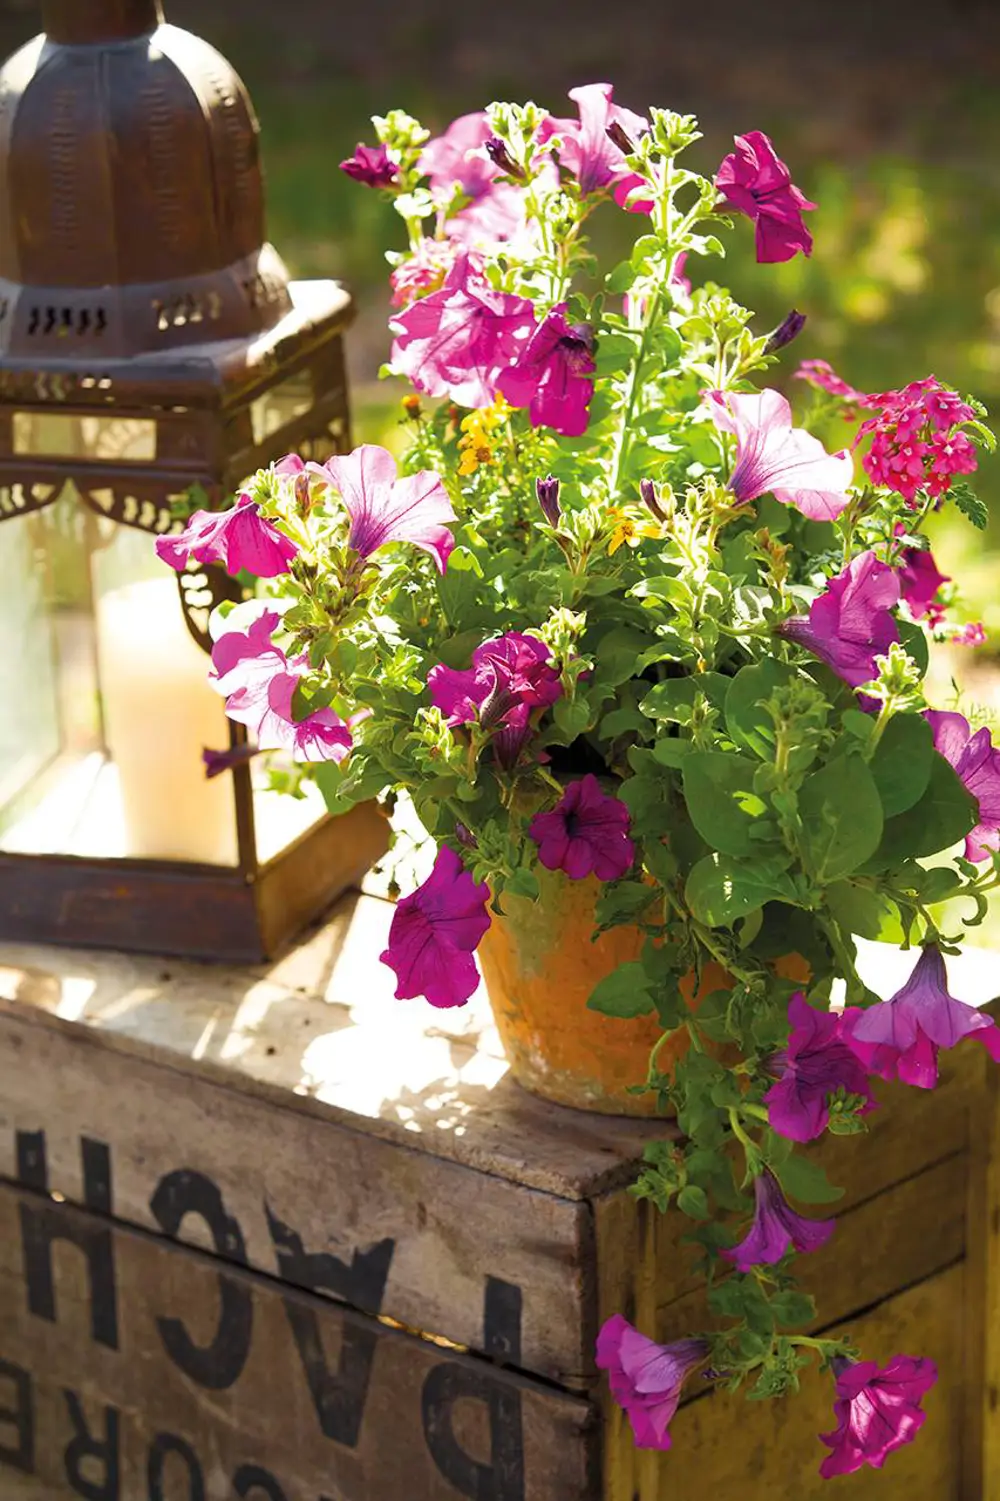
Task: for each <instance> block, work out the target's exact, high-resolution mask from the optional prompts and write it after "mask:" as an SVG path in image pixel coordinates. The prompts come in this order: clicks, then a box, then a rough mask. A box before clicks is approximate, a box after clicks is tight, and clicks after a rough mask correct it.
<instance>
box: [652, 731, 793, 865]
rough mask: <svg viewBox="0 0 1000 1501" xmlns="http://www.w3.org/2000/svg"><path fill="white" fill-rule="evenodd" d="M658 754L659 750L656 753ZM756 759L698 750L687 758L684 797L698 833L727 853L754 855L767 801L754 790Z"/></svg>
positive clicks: (758, 844) (721, 851)
mask: <svg viewBox="0 0 1000 1501" xmlns="http://www.w3.org/2000/svg"><path fill="white" fill-rule="evenodd" d="M654 754H655V753H654ZM755 770H756V763H755V762H753V761H751V760H750V759H749V757H747V756H737V755H732V754H730V753H729V752H727V751H694V752H693V754H691V755H689V756H687V757H685V759H684V767H683V772H684V799H685V801H686V803H687V806H688V812H689V813H690V815H691V822H692V823H693V824H694V826H695V828H696V829H697V830H698V833H699V834H700V835H701V837H702V838H703V839H704V840H705V841H706V843H708V844H710V845H711V846H712V848H713V849H717V850H719V851H720V853H722V854H724V855H752V854H755V853H756V852H757V851H758V850H759V849H760V834H759V832H758V836H757V838H756V839H755V838H754V832H755V831H759V830H760V827H761V822H762V820H763V819H764V818H766V817H767V814H768V812H769V809H768V807H767V804H766V803H765V802H763V800H762V799H761V798H759V797H758V796H757V794H756V793H755V792H754V790H753V778H754V772H755Z"/></svg>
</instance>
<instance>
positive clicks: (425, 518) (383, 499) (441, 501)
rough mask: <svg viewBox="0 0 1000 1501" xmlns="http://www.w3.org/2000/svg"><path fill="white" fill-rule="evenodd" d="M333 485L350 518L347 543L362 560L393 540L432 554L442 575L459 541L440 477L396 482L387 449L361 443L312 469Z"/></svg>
mask: <svg viewBox="0 0 1000 1501" xmlns="http://www.w3.org/2000/svg"><path fill="white" fill-rule="evenodd" d="M310 467H311V468H312V469H313V470H314V472H315V473H317V474H319V475H321V477H322V478H323V479H325V480H327V481H328V482H329V483H331V484H332V485H334V486H335V488H336V489H337V490H338V491H339V492H340V498H341V500H342V501H343V502H344V507H345V509H346V510H347V513H348V515H349V516H350V518H351V530H350V533H349V534H348V538H347V542H348V546H349V547H353V548H354V550H355V552H359V553H360V554H361V556H362V557H363V558H369V557H371V555H372V553H373V552H377V551H378V549H379V548H380V547H385V546H387V544H388V543H390V542H411V543H412V544H413V546H414V547H419V548H422V549H423V551H424V552H428V553H430V555H431V557H432V558H433V559H434V561H435V563H436V564H437V566H438V571H439V572H440V573H444V571H445V569H446V568H447V566H448V558H449V556H450V555H451V550H452V548H453V547H454V546H455V539H454V537H453V536H452V534H451V532H450V531H449V529H448V527H447V525H446V523H447V522H449V521H454V520H455V519H456V518H455V512H454V511H453V510H452V507H451V501H450V500H449V499H448V492H447V490H446V489H445V488H444V485H443V484H442V483H441V478H440V476H439V475H437V474H435V473H434V472H433V470H430V469H421V470H420V472H419V473H418V474H408V475H405V476H404V477H403V479H398V478H397V469H396V460H395V459H394V458H393V456H392V454H391V453H390V452H389V451H388V449H386V448H379V447H378V445H377V444H375V443H363V444H362V445H361V447H360V448H356V449H355V450H354V452H353V453H349V454H343V455H336V454H335V455H334V457H333V458H332V459H327V461H326V463H325V464H322V465H318V464H317V465H312V466H310Z"/></svg>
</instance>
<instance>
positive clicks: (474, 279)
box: [389, 255, 536, 407]
mask: <svg viewBox="0 0 1000 1501" xmlns="http://www.w3.org/2000/svg"><path fill="white" fill-rule="evenodd" d="M389 327H390V329H391V330H392V332H393V333H394V334H395V335H396V338H395V341H394V343H393V346H392V354H391V364H392V369H393V371H394V372H395V373H396V374H397V375H405V376H407V377H408V378H409V379H410V380H411V381H412V382H413V385H414V386H415V387H416V389H417V390H418V391H422V392H423V393H424V394H425V395H426V396H435V397H437V396H449V397H450V398H451V399H452V401H455V402H457V403H458V404H459V405H460V406H466V407H485V406H489V405H490V403H491V402H492V401H493V399H494V397H495V396H496V393H497V381H498V379H499V377H500V374H501V372H502V371H504V370H506V369H507V368H508V366H510V365H511V364H513V363H514V361H515V360H516V359H517V358H518V356H519V354H520V353H521V351H522V349H523V347H524V346H525V344H526V343H527V342H528V340H529V338H530V337H531V336H532V334H533V333H534V332H535V327H536V323H535V310H534V308H533V306H532V304H531V303H530V302H528V300H527V299H526V298H524V297H515V296H514V295H513V294H512V293H508V292H497V291H494V289H493V288H492V287H491V286H490V284H489V282H487V281H486V279H485V278H484V277H483V276H482V275H481V274H479V273H478V272H477V271H476V269H475V266H474V263H473V262H472V261H471V260H470V257H469V256H468V255H460V256H459V257H458V259H457V260H456V261H455V264H454V265H453V266H452V268H451V270H450V271H449V273H448V275H447V277H446V278H445V281H444V284H443V286H442V287H441V289H440V290H439V291H437V292H431V293H430V294H429V296H427V297H423V298H421V299H420V301H419V302H415V303H413V305H412V306H411V307H408V308H407V309H406V310H405V311H404V312H402V313H397V314H395V316H394V317H393V318H392V319H391V320H390V323H389Z"/></svg>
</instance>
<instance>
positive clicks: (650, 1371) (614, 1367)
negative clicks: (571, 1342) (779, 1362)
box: [597, 1313, 709, 1449]
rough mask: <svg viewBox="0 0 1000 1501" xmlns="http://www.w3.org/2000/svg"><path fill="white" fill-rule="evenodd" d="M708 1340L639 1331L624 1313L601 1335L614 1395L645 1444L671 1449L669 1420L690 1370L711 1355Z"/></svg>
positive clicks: (600, 1359)
mask: <svg viewBox="0 0 1000 1501" xmlns="http://www.w3.org/2000/svg"><path fill="white" fill-rule="evenodd" d="M708 1351H709V1347H708V1342H707V1340H703V1339H679V1340H675V1341H674V1342H673V1343H672V1344H669V1345H658V1344H657V1343H656V1342H655V1340H651V1339H647V1337H646V1335H644V1334H640V1333H639V1331H638V1329H636V1328H634V1327H633V1325H631V1324H630V1323H629V1322H628V1320H627V1319H626V1318H624V1317H623V1316H622V1314H620V1313H616V1314H614V1315H613V1316H612V1317H611V1318H610V1319H608V1320H607V1321H606V1322H605V1323H604V1325H603V1326H602V1328H601V1331H600V1333H599V1334H598V1336H597V1367H598V1369H599V1370H601V1371H607V1373H608V1385H609V1386H610V1387H611V1395H612V1396H613V1397H614V1399H615V1401H616V1402H617V1403H618V1405H619V1407H621V1408H622V1409H623V1410H624V1411H625V1412H626V1413H627V1414H628V1420H629V1422H630V1423H631V1425H632V1432H633V1434H634V1435H635V1442H636V1444H637V1446H638V1447H639V1448H640V1449H669V1448H670V1434H669V1432H668V1425H669V1423H670V1421H671V1419H672V1418H673V1416H674V1413H675V1412H676V1411H677V1405H678V1403H679V1402H680V1399H681V1389H682V1388H683V1386H684V1382H685V1381H686V1380H687V1378H688V1376H690V1374H691V1372H692V1371H694V1370H697V1368H698V1366H700V1365H704V1363H705V1361H706V1360H707V1359H708Z"/></svg>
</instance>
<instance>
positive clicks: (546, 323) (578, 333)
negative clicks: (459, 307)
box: [497, 302, 597, 438]
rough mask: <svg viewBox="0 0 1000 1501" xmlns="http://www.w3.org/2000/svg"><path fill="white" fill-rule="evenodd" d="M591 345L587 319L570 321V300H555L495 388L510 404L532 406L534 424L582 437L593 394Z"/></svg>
mask: <svg viewBox="0 0 1000 1501" xmlns="http://www.w3.org/2000/svg"><path fill="white" fill-rule="evenodd" d="M593 347H594V334H593V330H592V329H591V327H590V325H589V323H567V322H566V304H565V303H564V302H560V303H557V304H556V306H555V307H554V308H553V309H552V311H551V312H550V313H548V314H547V315H546V316H545V318H543V319H542V322H541V323H540V324H539V325H538V327H537V328H536V329H535V331H534V333H533V334H532V336H531V338H530V339H529V341H528V343H527V344H526V345H524V347H523V349H522V350H521V352H520V353H519V354H518V356H517V358H516V360H515V362H514V364H512V365H511V366H509V368H508V369H506V370H504V371H502V372H501V373H500V375H499V377H498V378H497V389H498V390H499V391H500V394H501V395H502V396H503V397H504V398H505V399H506V400H507V401H509V402H510V404H511V406H513V407H527V408H528V413H529V415H530V417H531V425H532V427H551V428H552V429H553V431H555V432H557V433H562V434H563V435H564V436H565V437H567V438H578V437H580V435H581V434H582V433H585V432H586V431H587V420H588V417H589V410H588V409H589V406H590V399H591V397H592V396H593V394H594V371H595V369H596V368H597V367H596V365H595V364H594V356H593Z"/></svg>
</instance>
